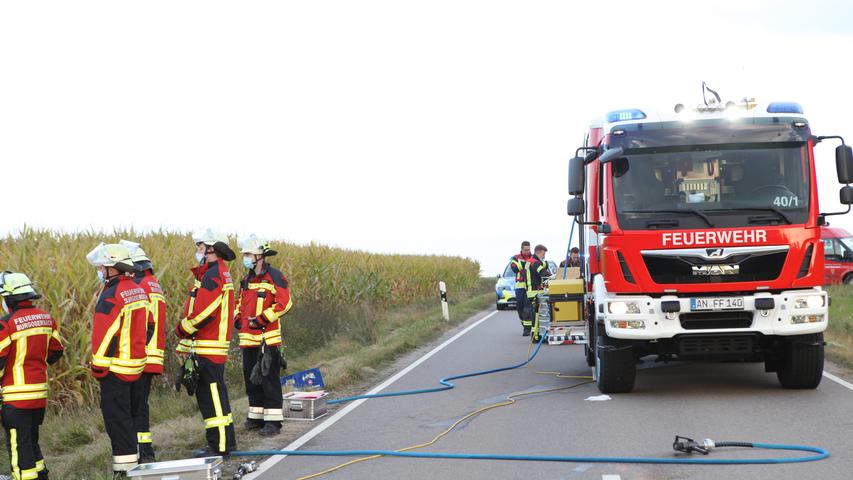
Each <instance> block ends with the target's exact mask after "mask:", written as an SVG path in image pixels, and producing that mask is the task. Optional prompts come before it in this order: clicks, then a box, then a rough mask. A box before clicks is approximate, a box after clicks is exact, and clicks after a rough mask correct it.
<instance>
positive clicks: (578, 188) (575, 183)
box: [569, 157, 585, 195]
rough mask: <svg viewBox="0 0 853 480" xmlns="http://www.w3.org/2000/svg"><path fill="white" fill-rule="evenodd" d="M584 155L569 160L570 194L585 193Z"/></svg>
mask: <svg viewBox="0 0 853 480" xmlns="http://www.w3.org/2000/svg"><path fill="white" fill-rule="evenodd" d="M583 163H584V162H583V158H582V157H574V158H572V159H570V160H569V195H583V190H584V183H585V182H584V180H585V178H584V173H585V172H584V164H583Z"/></svg>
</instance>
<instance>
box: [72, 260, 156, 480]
mask: <svg viewBox="0 0 853 480" xmlns="http://www.w3.org/2000/svg"><path fill="white" fill-rule="evenodd" d="M86 259H87V260H88V261H89V263H91V264H92V265H93V266H95V267H97V268H98V278H99V279H100V280H101V282H102V285H101V291H100V293H99V295H98V301H97V303H96V304H95V314H94V318H93V321H92V323H93V325H92V363H91V365H92V375H93V376H94V377H95V378H97V379H98V381H99V382H100V384H101V414H102V415H103V417H104V427H105V430H106V432H107V435H108V436H109V437H110V443H111V445H112V451H113V477H114V478H124V477H125V474H126V472H127V471H128V470H130V469H131V468H133V467H135V466H136V465H137V462H138V460H139V455H138V451H137V446H136V429H135V428H134V426H133V416H132V413H131V405H132V403H133V402H132V391H133V387H134V382H136V381H137V380H139V378H140V376H141V375H142V372H143V370H144V369H145V361H146V355H145V345H146V343H147V341H146V340H147V325H148V310H149V306H148V294H147V293H146V292H145V290H143V289H142V288H140V287H139V286H138V285H137V284H136V283H134V281H133V277H132V275H133V274H134V273H135V272H136V267H134V265H133V261H132V260H131V259H130V251H128V249H127V247H124V246H122V245H118V244H103V243H101V244H100V245H98V246H97V247H95V248H94V249H93V250H92V251H91V252H89V254H88V255H86Z"/></svg>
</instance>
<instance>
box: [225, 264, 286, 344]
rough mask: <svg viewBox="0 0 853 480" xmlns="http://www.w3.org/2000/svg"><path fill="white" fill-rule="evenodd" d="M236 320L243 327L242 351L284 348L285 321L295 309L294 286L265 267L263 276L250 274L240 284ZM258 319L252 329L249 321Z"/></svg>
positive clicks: (241, 337)
mask: <svg viewBox="0 0 853 480" xmlns="http://www.w3.org/2000/svg"><path fill="white" fill-rule="evenodd" d="M238 299H239V300H238V303H237V308H236V309H235V311H234V318H235V319H236V320H237V324H238V325H239V326H240V333H239V336H240V348H247V347H257V346H260V345H261V340H263V341H264V342H265V343H266V344H267V345H270V346H274V345H281V318H282V317H283V316H284V315H285V314H286V313H287V312H289V311H290V309H291V308H292V307H293V299H292V298H291V296H290V285H289V284H288V282H287V279H286V278H285V277H284V275H282V273H281V272H280V271H278V270H276V269H275V268H272V267H270V266H269V265H265V266H264V269H263V270H262V271H261V273H259V274H255V272H254V270H252V271H250V272H249V274H248V275H246V276H245V277H244V278H243V280H242V281H241V282H240V294H239V295H238ZM250 318H256V319H257V323H258V327H257V328H252V327H251V326H250V325H249V323H250V322H249V319H250Z"/></svg>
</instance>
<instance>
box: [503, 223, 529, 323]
mask: <svg viewBox="0 0 853 480" xmlns="http://www.w3.org/2000/svg"><path fill="white" fill-rule="evenodd" d="M531 258H533V257H532V256H531V255H530V242H528V241H527V240H525V241H523V242H521V251H520V252H519V253H518V254H516V255H513V256H512V257H511V258H510V259H509V261H510V268H512V271H513V272H514V273H515V307H516V309H517V310H518V319H519V320H520V321H521V328H522V335H524V336H525V337H526V336H528V335H530V327H531V326H532V325H533V321H532V319H525V314H524V312H525V311H526V309H527V262H529V261H530V259H531Z"/></svg>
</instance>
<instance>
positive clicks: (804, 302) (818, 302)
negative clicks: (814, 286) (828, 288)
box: [794, 295, 826, 308]
mask: <svg viewBox="0 0 853 480" xmlns="http://www.w3.org/2000/svg"><path fill="white" fill-rule="evenodd" d="M825 305H826V297H824V296H823V295H803V296H802V297H797V298H795V299H794V308H821V307H823V306H825Z"/></svg>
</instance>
